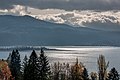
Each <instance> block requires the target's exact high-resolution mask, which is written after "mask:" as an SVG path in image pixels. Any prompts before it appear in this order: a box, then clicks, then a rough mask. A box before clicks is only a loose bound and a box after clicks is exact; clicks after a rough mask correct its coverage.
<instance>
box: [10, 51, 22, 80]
mask: <svg viewBox="0 0 120 80" xmlns="http://www.w3.org/2000/svg"><path fill="white" fill-rule="evenodd" d="M8 60H9V61H8V62H9V67H10V71H11V73H12V76H13V77H14V78H15V80H20V74H21V72H20V69H21V64H20V62H21V60H20V54H19V52H18V50H16V51H14V50H13V51H12V54H11V55H9V58H8Z"/></svg>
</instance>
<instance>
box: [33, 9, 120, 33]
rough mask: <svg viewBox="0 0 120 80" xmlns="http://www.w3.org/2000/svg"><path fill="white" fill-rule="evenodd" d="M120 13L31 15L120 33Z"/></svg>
mask: <svg viewBox="0 0 120 80" xmlns="http://www.w3.org/2000/svg"><path fill="white" fill-rule="evenodd" d="M119 14H120V12H119V11H105V12H97V11H71V12H64V13H58V14H45V15H31V16H33V17H35V18H37V19H40V20H45V21H50V22H54V23H61V24H63V23H64V24H68V25H71V26H73V27H81V26H82V27H88V28H93V29H98V30H106V31H120V15H119Z"/></svg>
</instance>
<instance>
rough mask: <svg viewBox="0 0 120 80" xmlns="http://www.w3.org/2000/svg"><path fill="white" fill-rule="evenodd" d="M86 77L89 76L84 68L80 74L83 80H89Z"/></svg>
mask: <svg viewBox="0 0 120 80" xmlns="http://www.w3.org/2000/svg"><path fill="white" fill-rule="evenodd" d="M88 76H89V75H88V71H87V69H86V68H84V70H83V73H82V77H83V80H89V78H88Z"/></svg>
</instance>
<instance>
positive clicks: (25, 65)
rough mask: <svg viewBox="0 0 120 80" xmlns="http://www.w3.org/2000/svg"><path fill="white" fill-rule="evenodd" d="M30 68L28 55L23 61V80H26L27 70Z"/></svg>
mask: <svg viewBox="0 0 120 80" xmlns="http://www.w3.org/2000/svg"><path fill="white" fill-rule="evenodd" d="M27 66H28V58H27V55H25V57H24V59H23V63H22V68H21V72H22V78H23V80H24V77H26V76H27V75H26V69H27Z"/></svg>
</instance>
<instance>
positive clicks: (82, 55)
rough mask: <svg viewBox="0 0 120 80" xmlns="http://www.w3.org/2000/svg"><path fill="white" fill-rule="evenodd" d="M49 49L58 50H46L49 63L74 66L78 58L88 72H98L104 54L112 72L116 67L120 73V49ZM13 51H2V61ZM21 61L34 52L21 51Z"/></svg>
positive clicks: (81, 47) (54, 47) (55, 47)
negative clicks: (100, 59)
mask: <svg viewBox="0 0 120 80" xmlns="http://www.w3.org/2000/svg"><path fill="white" fill-rule="evenodd" d="M46 47H47V48H49V49H58V50H46V51H45V54H46V55H47V56H48V59H49V62H50V63H54V62H58V61H59V62H62V63H63V62H66V63H70V64H74V63H75V61H76V58H78V59H79V62H82V63H84V65H85V66H86V68H88V71H89V72H91V71H97V69H98V67H97V58H98V57H99V55H100V54H103V55H104V56H105V58H106V61H109V62H110V64H109V68H108V70H110V69H111V68H112V67H115V68H116V69H117V70H118V71H119V72H120V47H109V46H46ZM11 52H12V51H0V59H6V58H7V57H8V55H9V53H11ZM19 52H20V55H21V59H23V57H24V56H25V55H28V56H29V55H30V54H31V52H32V50H24V51H19ZM36 52H37V54H38V55H39V54H40V50H36Z"/></svg>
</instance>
